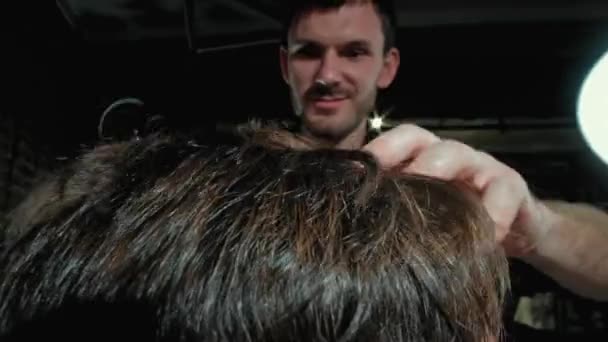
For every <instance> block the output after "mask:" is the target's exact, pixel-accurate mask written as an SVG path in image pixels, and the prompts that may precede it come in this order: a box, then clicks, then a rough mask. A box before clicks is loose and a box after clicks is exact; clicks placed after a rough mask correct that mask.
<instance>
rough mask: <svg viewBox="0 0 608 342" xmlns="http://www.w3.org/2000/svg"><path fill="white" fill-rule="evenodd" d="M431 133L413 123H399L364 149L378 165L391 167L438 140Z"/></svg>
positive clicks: (410, 157)
mask: <svg viewBox="0 0 608 342" xmlns="http://www.w3.org/2000/svg"><path fill="white" fill-rule="evenodd" d="M439 141H440V139H439V138H438V137H437V136H436V135H434V134H433V133H431V132H429V131H427V130H425V129H423V128H420V127H418V126H415V125H409V124H408V125H400V126H397V127H395V128H393V129H391V130H389V131H387V132H385V133H383V134H381V135H380V136H379V137H377V138H376V139H374V140H372V141H371V142H369V143H368V144H367V145H365V146H364V147H363V150H364V151H367V152H370V153H372V154H373V155H374V156H375V157H376V159H378V161H379V163H380V165H382V166H383V167H385V168H393V167H395V166H397V165H399V164H401V163H403V162H406V161H408V160H410V159H412V158H413V157H415V156H416V155H417V154H418V153H419V152H420V151H421V150H423V149H424V148H426V147H428V146H430V145H432V144H435V143H437V142H439Z"/></svg>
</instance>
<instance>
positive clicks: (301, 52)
mask: <svg viewBox="0 0 608 342" xmlns="http://www.w3.org/2000/svg"><path fill="white" fill-rule="evenodd" d="M295 54H296V56H299V57H305V58H315V57H319V56H320V55H321V49H320V48H317V47H314V46H310V45H309V46H303V47H301V48H299V49H298V50H296V53H295Z"/></svg>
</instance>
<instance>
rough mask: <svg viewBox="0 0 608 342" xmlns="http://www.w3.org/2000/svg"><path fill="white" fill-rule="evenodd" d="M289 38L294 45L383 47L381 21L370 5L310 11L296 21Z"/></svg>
mask: <svg viewBox="0 0 608 342" xmlns="http://www.w3.org/2000/svg"><path fill="white" fill-rule="evenodd" d="M290 38H291V40H292V42H294V43H297V44H301V43H307V42H314V43H320V44H325V43H339V44H345V43H349V42H365V43H366V44H369V45H374V42H375V43H376V44H382V42H383V32H382V21H381V20H380V17H379V15H378V14H377V12H376V9H375V8H374V5H373V4H371V3H353V4H346V5H344V6H341V7H339V8H330V9H313V10H310V11H308V12H305V13H303V14H302V15H301V16H300V17H299V18H297V19H296V20H295V22H294V25H293V26H292V30H291V33H290Z"/></svg>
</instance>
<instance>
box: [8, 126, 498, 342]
mask: <svg viewBox="0 0 608 342" xmlns="http://www.w3.org/2000/svg"><path fill="white" fill-rule="evenodd" d="M242 132H243V134H244V137H245V139H244V140H243V141H242V142H240V143H237V144H227V145H222V146H211V145H210V144H206V143H205V142H201V141H197V142H195V141H192V140H191V139H189V138H188V139H186V138H180V137H175V136H170V135H159V134H153V135H150V136H147V137H144V138H141V139H136V140H132V141H129V142H125V143H116V144H112V145H106V146H101V147H98V148H96V149H94V150H92V151H91V152H89V153H87V154H85V155H84V156H83V157H82V158H81V159H80V160H78V161H76V162H75V163H73V164H72V165H71V167H69V168H68V169H67V170H66V171H65V172H63V173H62V174H61V176H59V177H57V178H55V179H54V180H52V181H49V182H48V183H46V185H44V186H43V187H42V188H40V189H43V191H40V192H38V193H37V195H36V196H39V197H38V198H37V199H36V201H37V202H38V203H39V205H37V206H33V207H30V208H36V209H35V211H33V212H32V211H29V212H28V210H27V209H26V210H25V212H27V215H29V219H28V220H16V221H14V222H21V223H20V224H18V225H22V226H21V227H16V226H13V229H14V230H13V232H14V233H13V234H12V235H10V236H11V237H12V238H11V239H10V240H9V241H8V245H7V251H5V254H4V256H3V259H2V260H1V264H0V271H2V274H3V279H0V336H2V335H1V334H7V333H11V332H14V331H18V329H16V328H15V327H18V326H20V325H23V324H28V323H27V322H29V321H30V320H31V319H35V318H36V317H38V316H40V315H43V314H44V313H46V312H54V311H56V310H58V309H60V308H62V307H63V306H65V305H66V303H68V302H73V301H77V302H78V303H91V302H96V301H98V302H103V303H124V302H125V301H127V302H138V303H145V306H146V307H147V308H149V310H150V312H152V315H150V316H149V317H152V318H153V319H151V321H152V322H156V323H154V324H157V325H154V326H153V327H152V329H158V331H159V335H160V336H162V337H168V336H180V337H186V338H192V340H198V341H240V340H248V341H482V340H484V339H485V338H487V337H490V336H498V335H499V334H500V332H501V327H502V324H501V310H502V304H503V300H504V295H505V291H506V289H507V286H508V272H507V264H506V259H505V257H504V255H503V254H502V252H501V250H500V249H498V248H494V244H493V242H494V235H493V229H492V228H493V227H492V222H491V220H490V219H489V217H488V215H487V214H486V213H485V211H484V210H483V207H482V206H481V205H480V203H479V202H478V201H477V200H476V199H475V198H474V197H473V196H471V195H470V194H468V193H467V192H466V191H464V190H463V189H462V188H461V187H460V186H458V185H455V184H451V183H447V182H444V181H440V180H436V179H431V178H426V177H421V176H414V175H402V174H397V173H393V172H390V171H383V170H382V169H381V168H379V166H378V165H377V163H376V161H375V160H374V158H373V157H372V156H371V155H368V154H366V153H364V152H360V151H341V150H333V149H324V148H315V149H312V150H308V149H294V148H292V144H291V143H287V144H286V143H285V141H286V140H285V139H286V137H289V136H290V133H287V132H274V133H272V131H269V132H265V131H264V130H250V131H246V130H245V131H242ZM30 203H32V202H30ZM22 214H23V213H22ZM93 310H96V309H93ZM74 317H78V319H86V315H83V314H80V315H79V314H77V315H75V316H74ZM156 317H157V318H158V319H157V320H156V319H155V318H156ZM99 324H100V325H104V324H106V323H105V322H99ZM111 329H112V327H111V326H104V330H111ZM31 330H32V329H29V330H28V331H31ZM118 334H119V335H120V334H122V332H121V333H118ZM92 337H94V336H92Z"/></svg>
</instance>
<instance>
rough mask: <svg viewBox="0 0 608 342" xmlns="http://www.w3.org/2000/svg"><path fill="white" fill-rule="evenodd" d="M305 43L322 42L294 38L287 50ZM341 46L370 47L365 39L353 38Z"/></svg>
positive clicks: (317, 44)
mask: <svg viewBox="0 0 608 342" xmlns="http://www.w3.org/2000/svg"><path fill="white" fill-rule="evenodd" d="M306 45H316V46H323V44H321V43H319V42H318V41H315V40H310V39H296V40H294V41H293V43H292V47H291V48H290V49H289V51H290V52H291V51H294V50H297V49H299V48H301V47H302V46H306ZM342 47H364V48H367V49H369V48H370V47H371V44H370V42H369V41H367V40H362V39H355V40H351V41H348V42H346V43H345V44H343V45H342Z"/></svg>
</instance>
